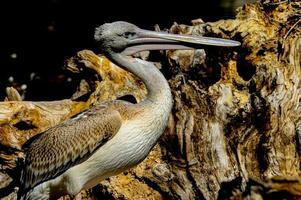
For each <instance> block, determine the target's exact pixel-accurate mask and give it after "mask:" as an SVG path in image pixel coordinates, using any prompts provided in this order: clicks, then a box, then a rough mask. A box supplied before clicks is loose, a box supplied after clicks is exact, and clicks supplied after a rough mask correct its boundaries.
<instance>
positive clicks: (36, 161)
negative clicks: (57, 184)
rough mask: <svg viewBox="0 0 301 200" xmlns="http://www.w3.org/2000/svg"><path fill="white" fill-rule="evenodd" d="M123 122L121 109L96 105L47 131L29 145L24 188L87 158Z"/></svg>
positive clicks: (27, 188) (55, 174) (52, 176)
mask: <svg viewBox="0 0 301 200" xmlns="http://www.w3.org/2000/svg"><path fill="white" fill-rule="evenodd" d="M121 123H122V121H121V116H120V114H119V112H118V111H116V110H112V109H109V108H107V107H105V106H95V107H93V108H92V109H90V110H88V111H85V112H83V113H81V114H79V115H78V116H77V117H75V118H73V119H70V120H68V121H66V122H64V123H62V124H60V125H58V126H55V127H53V128H51V129H49V130H47V131H45V132H44V133H43V134H41V136H39V137H37V138H35V139H34V141H32V142H31V143H30V145H28V147H27V148H28V150H27V152H26V160H25V168H24V169H23V171H22V173H21V184H22V186H23V188H22V189H23V191H26V190H29V189H31V188H33V187H34V186H36V185H37V184H39V183H41V182H44V181H46V180H49V179H53V178H55V177H57V176H58V175H60V174H62V173H63V172H65V171H66V170H67V169H69V168H71V167H72V166H75V165H77V164H79V163H81V162H83V161H85V160H86V159H87V158H89V156H90V155H91V154H92V153H93V152H94V151H95V150H96V149H98V148H99V147H100V146H102V145H103V144H104V143H105V142H106V141H108V140H109V139H110V138H112V137H113V136H114V135H115V134H116V133H117V132H118V130H119V128H120V126H121Z"/></svg>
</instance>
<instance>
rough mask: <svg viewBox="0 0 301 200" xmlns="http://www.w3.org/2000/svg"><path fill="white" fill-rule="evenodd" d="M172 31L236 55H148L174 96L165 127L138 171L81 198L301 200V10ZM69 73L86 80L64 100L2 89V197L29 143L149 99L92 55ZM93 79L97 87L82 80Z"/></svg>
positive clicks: (73, 62) (80, 58) (242, 14)
mask: <svg viewBox="0 0 301 200" xmlns="http://www.w3.org/2000/svg"><path fill="white" fill-rule="evenodd" d="M170 31H171V32H173V33H177V34H196V35H198V34H201V35H206V36H217V37H223V38H231V39H235V40H239V41H241V42H242V46H241V47H239V48H235V49H232V48H223V49H222V48H212V47H211V48H208V47H206V49H205V50H185V51H184V50H181V51H180V50H176V51H167V52H166V53H163V52H160V53H158V52H151V53H150V55H149V57H148V59H149V60H152V61H154V60H153V59H155V61H156V62H158V63H160V64H158V66H159V67H161V70H162V72H163V73H164V75H165V77H166V78H167V79H168V80H169V84H170V86H171V88H172V92H173V97H174V107H173V111H172V113H171V115H170V119H169V124H168V127H167V128H166V131H165V133H164V135H163V136H162V138H161V140H160V141H159V143H158V144H157V145H156V146H155V148H154V149H153V151H152V152H151V153H150V155H149V156H148V157H147V158H146V159H145V160H144V161H143V162H142V163H141V164H139V165H138V166H137V167H135V168H133V169H131V170H129V171H127V172H124V173H122V174H120V175H118V176H114V177H111V178H108V179H107V180H104V181H102V182H101V183H100V184H99V185H98V186H97V187H95V188H93V189H91V190H89V191H85V192H84V191H83V196H84V199H183V200H184V199H185V200H186V199H284V198H285V199H299V198H301V178H300V175H301V171H300V167H301V166H300V161H301V160H300V158H301V142H300V141H301V106H300V105H301V104H300V102H301V70H300V69H301V68H300V67H301V64H300V61H301V3H300V2H297V1H296V2H291V1H290V2H288V1H284V2H276V3H273V2H263V3H258V4H249V5H245V6H243V7H242V8H240V9H239V11H238V14H237V16H236V19H233V20H220V21H217V22H213V23H204V22H203V21H202V20H194V21H193V25H192V26H188V25H177V24H175V25H174V26H173V27H172V28H171V29H170ZM67 68H69V69H71V70H73V71H74V72H77V73H82V74H83V80H82V82H81V84H80V86H79V90H78V91H77V92H76V93H75V94H74V95H73V97H72V98H71V99H69V100H62V101H55V102H24V101H20V97H19V96H18V94H17V92H16V91H14V90H13V89H8V97H7V101H6V102H3V103H0V127H1V128H0V170H1V171H0V182H1V184H0V194H1V196H0V198H3V197H6V198H13V197H14V195H15V190H16V189H17V182H18V173H16V172H17V171H18V170H19V169H18V167H16V166H17V164H16V163H17V162H16V160H17V158H18V157H20V158H21V157H22V154H23V153H22V149H21V146H22V144H23V143H24V142H25V141H26V140H27V139H29V138H30V137H32V136H33V135H35V134H38V133H40V132H41V131H43V130H46V129H47V128H49V127H51V126H54V125H56V124H58V123H60V122H61V121H63V120H65V119H68V118H69V117H70V116H72V115H74V114H76V113H78V112H80V111H82V110H83V109H86V108H88V107H89V106H91V105H93V104H97V103H99V102H102V101H104V100H107V99H115V98H121V97H124V96H125V97H124V98H127V99H131V98H130V97H131V96H133V97H135V99H136V101H141V99H143V97H144V95H145V93H146V91H145V88H144V86H143V84H142V83H141V81H139V80H138V79H137V78H136V77H133V76H132V75H131V74H129V73H127V72H125V71H124V70H121V69H120V68H118V67H117V66H115V65H113V64H111V63H109V61H108V60H106V59H105V58H104V57H98V56H96V55H95V54H94V53H93V52H91V51H81V52H79V53H78V55H77V56H75V57H73V58H71V59H70V60H69V61H68V62H67ZM91 70H92V72H93V73H94V74H97V75H98V78H97V79H91V77H89V76H85V75H84V74H86V73H83V72H85V71H89V73H88V74H91ZM11 100H19V101H11ZM63 198H67V197H63Z"/></svg>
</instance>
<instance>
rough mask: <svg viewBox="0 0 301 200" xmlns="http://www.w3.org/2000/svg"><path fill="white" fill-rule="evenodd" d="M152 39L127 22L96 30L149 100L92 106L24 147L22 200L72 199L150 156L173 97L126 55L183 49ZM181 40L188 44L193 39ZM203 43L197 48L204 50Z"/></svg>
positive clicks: (154, 73) (146, 66)
mask: <svg viewBox="0 0 301 200" xmlns="http://www.w3.org/2000/svg"><path fill="white" fill-rule="evenodd" d="M146 36H147V37H146ZM155 36H157V35H156V33H152V32H149V31H143V30H141V29H139V28H138V27H136V26H134V25H132V24H129V23H126V22H115V23H111V24H105V25H103V26H101V27H100V28H98V29H97V30H96V34H95V38H96V40H97V41H98V42H99V43H100V45H101V47H102V48H103V49H104V50H103V51H104V53H105V54H106V56H107V57H108V58H109V59H110V60H112V61H113V62H114V63H115V64H117V65H119V66H121V67H123V68H125V69H127V70H128V71H130V72H132V73H134V74H135V75H137V76H138V77H140V78H141V80H142V81H143V82H144V84H145V86H146V88H147V91H148V95H147V98H146V99H145V100H144V101H142V102H140V103H138V104H131V103H128V102H125V101H118V100H116V101H108V102H105V103H103V104H100V105H96V106H94V107H92V108H90V109H89V110H87V111H85V112H83V113H82V114H79V115H78V116H77V117H75V118H73V119H70V120H68V121H66V122H64V123H63V124H61V125H58V126H56V127H53V128H51V129H49V130H48V131H46V132H44V133H43V134H41V135H40V136H39V137H37V138H35V139H34V140H33V141H32V142H31V143H30V144H29V145H27V146H28V147H27V149H28V150H27V154H26V162H25V167H24V169H23V171H22V176H21V183H22V187H21V190H20V191H21V192H20V193H21V195H20V197H21V198H22V199H31V200H34V199H37V200H38V199H39V200H40V199H55V198H58V197H60V196H62V195H66V194H69V195H76V194H78V193H79V192H80V190H82V189H88V188H91V187H93V186H95V185H96V184H97V183H98V182H99V181H101V180H103V179H105V178H107V177H110V176H112V175H116V174H118V173H120V172H122V171H124V170H126V169H129V168H130V167H132V166H135V165H137V164H138V163H139V162H141V161H142V160H143V159H144V158H145V157H146V156H147V155H148V153H149V152H150V151H151V149H152V147H153V146H154V145H155V144H156V142H157V140H158V139H159V137H160V136H161V134H162V133H163V131H164V128H165V126H166V123H167V120H168V116H169V113H170V111H171V108H172V96H171V92H170V88H169V86H168V82H167V81H166V80H165V78H164V76H163V75H162V74H161V72H160V71H159V70H158V69H157V68H156V67H155V66H154V65H153V64H151V63H149V62H146V61H143V60H140V59H136V58H132V57H130V56H128V54H132V53H135V52H137V51H141V50H145V49H150V50H152V49H160V48H158V46H156V45H152V44H151V42H157V43H158V42H159V43H160V45H161V46H162V44H161V43H164V42H165V43H166V42H170V44H169V45H167V48H168V49H171V48H181V49H183V48H185V49H187V47H186V46H183V45H179V44H176V42H175V41H176V40H177V39H175V38H176V37H177V36H175V35H172V36H171V38H167V37H168V36H166V35H164V34H162V33H159V36H160V38H165V39H157V38H156V37H155ZM141 38H142V39H141ZM166 38H167V39H166ZM181 39H182V40H181V41H184V42H185V43H187V42H190V41H188V40H191V39H193V38H189V37H187V36H186V37H181ZM197 39H199V38H197ZM209 39H210V38H209ZM211 40H212V41H213V42H214V41H215V42H216V41H217V42H220V44H222V43H221V42H225V41H223V40H221V39H219V40H218V39H217V40H213V39H211ZM204 41H205V40H204ZM204 41H201V42H199V43H201V44H204ZM206 41H207V40H206ZM145 43H147V45H144V44H145ZM150 44H151V45H150ZM194 44H196V42H194ZM206 44H207V43H206ZM234 44H235V43H234V42H233V41H232V46H235V45H234ZM214 45H217V44H216V43H215V44H214ZM236 45H237V43H236ZM224 46H225V44H224ZM228 46H231V43H230V44H228ZM127 47H129V48H127Z"/></svg>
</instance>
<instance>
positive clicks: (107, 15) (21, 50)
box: [0, 0, 243, 100]
mask: <svg viewBox="0 0 301 200" xmlns="http://www.w3.org/2000/svg"><path fill="white" fill-rule="evenodd" d="M2 2H3V3H2ZM4 2H5V3H4ZM241 3H243V2H242V1H238V2H235V1H234V0H224V1H222V0H210V1H208V2H207V1H202V0H199V1H197V0H194V1H192V0H185V1H179V0H174V1H164V0H160V1H159V0H140V1H135V0H131V1H128V0H119V1H117V0H105V1H104V0H86V1H84V0H78V1H72V0H40V1H25V0H19V1H17V0H10V1H1V3H0V24H1V28H0V69H1V71H0V100H3V98H4V97H5V87H7V86H14V87H15V88H17V89H18V90H19V91H20V93H21V94H25V95H24V96H25V100H54V99H62V98H69V97H70V95H71V94H72V93H73V92H74V90H75V88H73V87H74V85H75V84H73V82H72V81H73V79H71V78H70V77H69V75H68V73H66V72H63V71H62V66H63V64H64V60H66V59H67V58H69V57H71V56H73V55H75V53H76V52H77V51H79V50H82V49H91V50H93V47H94V46H93V45H94V43H93V32H94V28H95V27H96V26H99V25H101V24H102V23H105V22H112V21H116V20H123V21H129V22H132V23H134V24H136V25H138V26H140V27H141V28H146V29H153V26H154V25H155V24H159V26H160V27H161V28H168V27H170V26H171V25H172V24H173V22H175V21H176V22H178V23H185V24H190V21H191V20H192V19H196V18H202V19H203V20H204V21H216V20H218V19H221V18H233V17H234V10H235V9H236V7H237V6H238V5H239V4H241ZM21 88H23V89H24V90H22V89H21ZM25 91H26V93H24V92H25Z"/></svg>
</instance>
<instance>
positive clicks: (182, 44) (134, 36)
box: [94, 21, 240, 55]
mask: <svg viewBox="0 0 301 200" xmlns="http://www.w3.org/2000/svg"><path fill="white" fill-rule="evenodd" d="M94 38H95V40H96V41H97V43H98V44H99V45H100V49H101V50H102V51H103V52H105V53H111V52H114V53H122V54H124V55H132V54H134V53H137V52H139V51H145V50H166V49H193V48H198V47H199V48H200V47H201V46H203V45H211V46H222V47H234V46H239V45H240V43H239V42H237V41H233V40H227V39H221V38H212V37H202V36H192V35H176V34H170V33H163V32H154V31H148V30H143V29H140V28H138V27H137V26H135V25H133V24H130V23H128V22H122V21H118V22H113V23H106V24H103V25H101V26H100V27H98V28H96V30H95V34H94Z"/></svg>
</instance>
